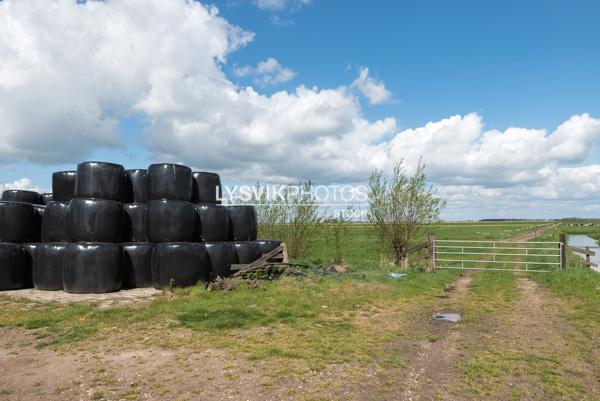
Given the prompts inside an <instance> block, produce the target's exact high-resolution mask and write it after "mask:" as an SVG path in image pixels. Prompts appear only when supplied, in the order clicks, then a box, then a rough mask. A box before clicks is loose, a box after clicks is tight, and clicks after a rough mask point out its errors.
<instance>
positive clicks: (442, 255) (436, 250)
mask: <svg viewBox="0 0 600 401" xmlns="http://www.w3.org/2000/svg"><path fill="white" fill-rule="evenodd" d="M431 256H432V257H433V266H434V267H435V268H437V269H463V270H499V271H504V270H506V271H524V272H548V271H549V269H550V268H560V267H563V266H564V263H565V246H564V244H563V243H562V242H551V241H548V242H533V241H496V240H490V241H485V240H438V239H436V240H434V241H433V252H432V255H431Z"/></svg>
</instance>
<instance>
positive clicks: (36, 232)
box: [30, 205, 46, 242]
mask: <svg viewBox="0 0 600 401" xmlns="http://www.w3.org/2000/svg"><path fill="white" fill-rule="evenodd" d="M45 212H46V206H44V205H33V222H32V224H31V239H30V241H32V242H40V241H41V239H42V221H43V218H44V213H45Z"/></svg>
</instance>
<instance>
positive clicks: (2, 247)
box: [0, 242, 28, 290]
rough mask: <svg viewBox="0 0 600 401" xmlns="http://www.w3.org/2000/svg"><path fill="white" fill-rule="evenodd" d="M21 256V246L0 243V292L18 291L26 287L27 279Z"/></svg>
mask: <svg viewBox="0 0 600 401" xmlns="http://www.w3.org/2000/svg"><path fill="white" fill-rule="evenodd" d="M21 254H22V250H21V245H19V244H13V243H9V242H1V243H0V290H18V289H20V288H24V287H25V286H26V284H27V281H28V278H27V272H26V271H25V269H24V268H23V263H22V262H23V258H22V255H21Z"/></svg>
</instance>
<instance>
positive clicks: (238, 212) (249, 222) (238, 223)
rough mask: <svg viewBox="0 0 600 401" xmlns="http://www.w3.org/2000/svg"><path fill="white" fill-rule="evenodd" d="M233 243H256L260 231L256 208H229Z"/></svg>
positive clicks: (239, 206)
mask: <svg viewBox="0 0 600 401" xmlns="http://www.w3.org/2000/svg"><path fill="white" fill-rule="evenodd" d="M227 212H228V213H229V221H230V234H231V237H230V238H231V239H232V240H233V241H254V240H256V235H257V231H258V226H257V222H256V211H255V210H254V206H247V205H238V206H227Z"/></svg>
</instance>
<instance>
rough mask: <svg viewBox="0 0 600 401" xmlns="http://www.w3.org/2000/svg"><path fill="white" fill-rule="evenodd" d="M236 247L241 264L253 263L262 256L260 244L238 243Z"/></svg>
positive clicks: (254, 242) (251, 242) (253, 242)
mask: <svg viewBox="0 0 600 401" xmlns="http://www.w3.org/2000/svg"><path fill="white" fill-rule="evenodd" d="M234 247H235V254H236V255H237V258H238V263H240V264H246V263H252V262H254V261H255V260H256V259H259V258H260V257H261V256H262V251H261V249H260V244H259V243H258V242H256V241H238V242H236V243H235V246H234Z"/></svg>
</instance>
